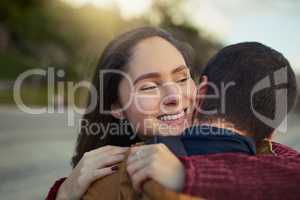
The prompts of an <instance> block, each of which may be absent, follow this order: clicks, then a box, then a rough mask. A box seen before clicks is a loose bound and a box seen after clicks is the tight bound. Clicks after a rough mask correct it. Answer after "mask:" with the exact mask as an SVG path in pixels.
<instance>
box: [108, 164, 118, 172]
mask: <svg viewBox="0 0 300 200" xmlns="http://www.w3.org/2000/svg"><path fill="white" fill-rule="evenodd" d="M110 169H111V170H112V171H117V170H118V169H119V166H118V165H115V166H112V167H111V168H110Z"/></svg>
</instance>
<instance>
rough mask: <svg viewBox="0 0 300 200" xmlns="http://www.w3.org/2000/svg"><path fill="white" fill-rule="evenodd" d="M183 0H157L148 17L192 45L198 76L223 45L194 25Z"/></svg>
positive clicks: (194, 67) (194, 72)
mask: <svg viewBox="0 0 300 200" xmlns="http://www.w3.org/2000/svg"><path fill="white" fill-rule="evenodd" d="M184 3H185V2H184V1H183V0H172V1H171V0H156V1H154V3H153V6H152V9H151V11H150V16H152V17H149V18H147V19H146V21H148V23H150V24H151V23H154V24H158V25H159V26H160V27H162V28H164V29H166V30H168V31H169V32H171V33H173V35H174V36H175V37H176V38H178V39H179V40H182V41H185V42H187V43H188V44H189V45H191V46H192V49H193V53H194V56H193V57H194V60H193V63H192V64H193V67H192V74H193V76H194V77H198V76H199V74H200V73H201V71H202V69H203V67H204V66H205V64H206V62H207V61H208V59H209V58H211V56H212V55H214V54H215V53H216V52H217V51H218V50H219V49H221V48H222V47H223V45H222V44H221V43H220V42H218V41H216V40H215V39H213V38H209V37H207V36H204V35H203V33H202V31H201V29H200V28H199V27H196V26H195V25H193V24H192V23H191V22H190V21H189V20H188V17H187V16H186V13H185V12H184V11H183V4H184ZM196 80H197V79H196Z"/></svg>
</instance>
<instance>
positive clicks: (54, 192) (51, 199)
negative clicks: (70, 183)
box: [45, 177, 67, 200]
mask: <svg viewBox="0 0 300 200" xmlns="http://www.w3.org/2000/svg"><path fill="white" fill-rule="evenodd" d="M66 178H67V177H63V178H60V179H58V180H57V181H55V183H54V184H53V186H52V187H51V188H50V190H49V192H48V195H47V196H46V199H45V200H55V199H56V196H57V193H58V190H59V188H60V186H61V185H62V183H63V182H64V181H65V180H66Z"/></svg>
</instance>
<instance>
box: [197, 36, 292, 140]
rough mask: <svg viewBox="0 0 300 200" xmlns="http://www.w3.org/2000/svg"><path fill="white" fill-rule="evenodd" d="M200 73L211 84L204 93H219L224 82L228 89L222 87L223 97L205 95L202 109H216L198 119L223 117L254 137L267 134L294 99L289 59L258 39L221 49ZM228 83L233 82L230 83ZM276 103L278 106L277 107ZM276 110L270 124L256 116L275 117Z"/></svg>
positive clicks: (289, 108)
mask: <svg viewBox="0 0 300 200" xmlns="http://www.w3.org/2000/svg"><path fill="white" fill-rule="evenodd" d="M203 75H206V76H207V77H208V82H209V83H210V84H209V86H208V88H207V95H215V94H216V90H215V89H216V88H217V89H218V91H219V93H220V95H222V89H221V87H222V84H224V86H225V88H226V85H227V89H226V90H224V89H223V92H224V91H225V93H224V94H225V95H224V98H223V99H222V98H205V100H204V102H203V104H202V107H201V109H202V111H212V110H214V109H216V110H217V112H216V113H214V114H203V113H204V112H202V114H200V115H199V116H198V117H199V120H200V121H202V122H203V121H207V122H208V121H211V120H216V119H222V120H224V121H226V122H229V123H232V124H233V125H234V127H235V128H236V129H238V130H241V131H245V132H246V133H248V134H250V135H252V136H254V137H255V138H256V139H262V138H265V137H268V136H269V135H270V134H271V133H272V132H273V131H274V129H276V128H277V127H278V126H279V125H280V124H281V122H282V121H283V120H284V119H285V117H286V115H287V113H288V112H289V111H290V110H291V109H292V108H293V106H294V104H295V101H296V96H297V83H296V78H295V74H294V72H293V70H292V68H291V66H290V64H289V62H288V60H287V59H286V58H285V57H284V56H283V55H282V54H281V53H279V52H278V51H276V50H274V49H272V48H270V47H268V46H265V45H263V44H261V43H258V42H243V43H238V44H234V45H230V46H227V47H225V48H223V49H221V50H220V51H219V52H218V53H217V54H216V55H215V56H214V57H213V58H212V59H210V61H209V62H208V64H207V65H206V68H205V69H204V72H203ZM230 83H232V84H234V85H231V86H229V85H228V84H230ZM211 85H214V86H215V87H216V88H213V87H212V86H211ZM252 92H253V96H252V97H251V93H252ZM276 96H277V97H276ZM278 97H280V98H278ZM284 97H285V98H284ZM278 99H279V100H278ZM284 99H286V102H285V101H284ZM222 104H223V106H224V107H223V108H224V109H223V111H222ZM276 105H277V106H279V107H277V108H276ZM284 107H285V108H286V109H285V111H284V112H280V113H279V116H278V108H279V110H281V109H282V108H284ZM276 112H277V116H276V120H274V121H273V123H272V124H270V123H266V120H264V119H263V118H261V117H258V116H264V117H266V118H268V119H274V118H275V113H276Z"/></svg>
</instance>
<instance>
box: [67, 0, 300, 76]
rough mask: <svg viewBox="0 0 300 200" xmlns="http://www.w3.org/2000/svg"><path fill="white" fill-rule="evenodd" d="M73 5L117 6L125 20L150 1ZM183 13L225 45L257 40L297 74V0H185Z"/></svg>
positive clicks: (87, 0)
mask: <svg viewBox="0 0 300 200" xmlns="http://www.w3.org/2000/svg"><path fill="white" fill-rule="evenodd" d="M64 1H67V2H70V3H71V4H73V5H75V6H81V5H85V4H93V5H96V6H100V7H105V6H111V5H112V4H113V3H112V2H114V3H115V4H116V5H118V6H119V7H120V10H121V14H122V16H123V17H125V18H130V17H134V16H138V15H142V14H143V13H144V12H145V11H146V10H147V9H148V8H149V7H150V6H151V2H152V0H114V1H112V0H64ZM184 2H185V3H184V4H183V12H185V13H186V15H187V16H188V18H189V20H191V21H192V22H193V23H194V24H195V25H196V26H198V27H199V28H201V29H202V30H203V31H204V32H205V33H206V34H207V35H210V36H212V37H214V38H217V39H218V40H219V41H221V42H222V43H224V44H225V45H229V44H233V43H237V42H243V41H258V42H261V43H264V44H266V45H268V46H270V47H272V48H274V49H276V50H278V51H280V52H282V53H283V54H284V55H285V57H287V58H288V60H289V61H290V63H291V66H292V67H293V69H294V70H295V71H296V72H297V73H300V53H299V50H298V48H300V1H298V0H263V1H262V0H185V1H184Z"/></svg>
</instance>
